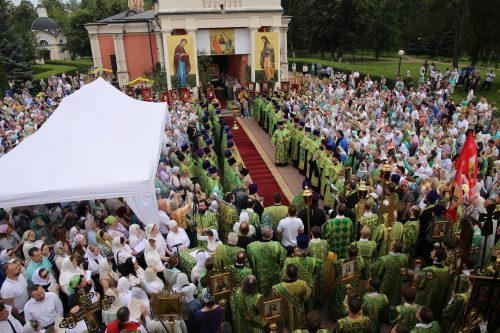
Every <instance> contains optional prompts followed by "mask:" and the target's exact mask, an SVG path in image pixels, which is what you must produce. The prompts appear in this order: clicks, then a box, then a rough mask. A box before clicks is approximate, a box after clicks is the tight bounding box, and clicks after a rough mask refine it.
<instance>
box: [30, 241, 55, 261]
mask: <svg viewBox="0 0 500 333" xmlns="http://www.w3.org/2000/svg"><path fill="white" fill-rule="evenodd" d="M35 246H36V247H37V248H39V249H40V251H42V256H44V257H45V258H47V260H48V261H50V263H51V264H52V266H54V265H55V261H56V254H55V253H54V251H51V250H50V248H49V246H48V245H47V244H45V242H43V241H41V240H38V241H36V242H35Z"/></svg>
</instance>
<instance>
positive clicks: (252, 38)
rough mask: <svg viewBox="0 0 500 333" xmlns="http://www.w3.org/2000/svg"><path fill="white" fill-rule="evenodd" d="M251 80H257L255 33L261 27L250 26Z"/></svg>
mask: <svg viewBox="0 0 500 333" xmlns="http://www.w3.org/2000/svg"><path fill="white" fill-rule="evenodd" d="M249 30H250V80H251V81H252V82H255V66H256V64H255V33H256V32H257V31H258V30H259V28H254V27H250V28H249Z"/></svg>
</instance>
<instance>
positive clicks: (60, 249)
mask: <svg viewBox="0 0 500 333" xmlns="http://www.w3.org/2000/svg"><path fill="white" fill-rule="evenodd" d="M54 254H55V258H54V262H55V264H56V267H57V270H58V271H59V272H60V271H61V267H62V262H63V259H64V258H66V257H69V256H70V255H71V246H70V244H69V242H68V241H67V240H64V241H58V242H57V243H56V244H55V245H54Z"/></svg>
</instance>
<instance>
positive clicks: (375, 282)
mask: <svg viewBox="0 0 500 333" xmlns="http://www.w3.org/2000/svg"><path fill="white" fill-rule="evenodd" d="M368 286H369V288H370V290H369V291H368V292H367V293H366V294H365V295H364V296H363V314H364V315H365V316H367V317H368V318H370V321H371V324H372V333H379V332H380V323H381V321H382V320H383V316H385V314H386V312H387V310H388V308H389V300H388V299H387V296H386V295H384V294H379V293H378V291H379V288H380V279H379V278H378V277H376V276H374V277H371V278H370V279H369V280H368Z"/></svg>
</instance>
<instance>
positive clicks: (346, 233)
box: [323, 204, 354, 259]
mask: <svg viewBox="0 0 500 333" xmlns="http://www.w3.org/2000/svg"><path fill="white" fill-rule="evenodd" d="M346 213H347V208H346V207H345V206H344V205H342V204H339V205H338V206H337V216H336V217H335V218H333V219H330V220H328V221H327V222H326V223H325V224H324V225H323V237H324V238H325V239H326V240H327V241H328V244H329V245H330V251H332V252H333V253H335V254H336V255H337V257H338V258H339V259H343V258H345V256H346V250H347V246H348V245H349V244H350V243H351V241H352V240H353V239H352V238H353V236H354V234H353V224H352V221H351V219H350V218H348V217H346V216H345V214H346Z"/></svg>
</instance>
